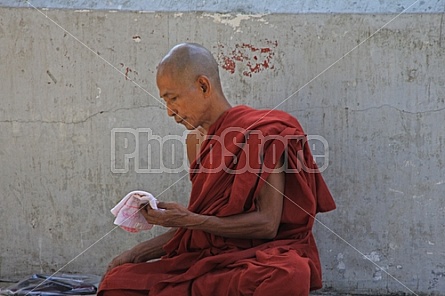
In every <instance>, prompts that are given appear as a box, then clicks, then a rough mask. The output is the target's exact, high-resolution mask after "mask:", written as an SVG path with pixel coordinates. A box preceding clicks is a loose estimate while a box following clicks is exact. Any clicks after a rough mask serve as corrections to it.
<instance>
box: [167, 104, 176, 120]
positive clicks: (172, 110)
mask: <svg viewBox="0 0 445 296" xmlns="http://www.w3.org/2000/svg"><path fill="white" fill-rule="evenodd" d="M176 113H177V112H176V110H175V109H172V107H170V106H169V105H167V115H168V116H170V117H171V116H175V115H176Z"/></svg>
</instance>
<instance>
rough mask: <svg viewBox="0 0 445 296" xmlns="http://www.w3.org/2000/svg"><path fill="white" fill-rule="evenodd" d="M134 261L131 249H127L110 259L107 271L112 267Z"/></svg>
mask: <svg viewBox="0 0 445 296" xmlns="http://www.w3.org/2000/svg"><path fill="white" fill-rule="evenodd" d="M134 262H135V256H134V254H133V252H132V250H127V251H125V252H123V253H122V254H120V255H119V256H117V257H115V258H114V259H113V260H111V262H110V264H108V267H107V271H106V273H108V272H109V271H110V270H112V269H113V268H115V267H117V266H119V265H122V264H125V263H134Z"/></svg>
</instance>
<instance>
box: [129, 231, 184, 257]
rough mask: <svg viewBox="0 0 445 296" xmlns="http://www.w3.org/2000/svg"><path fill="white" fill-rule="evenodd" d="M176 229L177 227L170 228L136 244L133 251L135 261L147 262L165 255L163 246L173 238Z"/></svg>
mask: <svg viewBox="0 0 445 296" xmlns="http://www.w3.org/2000/svg"><path fill="white" fill-rule="evenodd" d="M175 231H176V229H170V230H169V231H167V232H166V233H163V234H161V235H158V236H156V237H154V238H152V239H150V240H147V241H145V242H142V243H140V244H137V245H136V246H134V247H133V248H132V249H131V251H132V252H133V253H134V256H135V262H145V261H148V260H151V259H156V258H160V257H161V256H164V255H165V251H164V249H163V246H164V245H165V244H166V243H167V242H168V241H169V240H170V239H172V237H173V235H174V234H175Z"/></svg>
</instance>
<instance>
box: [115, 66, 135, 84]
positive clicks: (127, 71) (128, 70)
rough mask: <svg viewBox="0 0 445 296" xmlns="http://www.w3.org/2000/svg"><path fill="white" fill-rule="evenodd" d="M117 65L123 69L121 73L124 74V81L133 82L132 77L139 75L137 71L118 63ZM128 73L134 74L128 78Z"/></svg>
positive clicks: (133, 78)
mask: <svg viewBox="0 0 445 296" xmlns="http://www.w3.org/2000/svg"><path fill="white" fill-rule="evenodd" d="M119 65H120V66H121V67H122V68H123V70H122V72H123V73H124V76H125V80H131V81H134V80H135V77H134V76H135V75H139V73H138V72H137V71H135V70H133V69H131V68H130V67H127V66H125V64H123V63H119ZM130 73H133V74H134V75H132V76H133V77H130Z"/></svg>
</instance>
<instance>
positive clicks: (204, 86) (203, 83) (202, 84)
mask: <svg viewBox="0 0 445 296" xmlns="http://www.w3.org/2000/svg"><path fill="white" fill-rule="evenodd" d="M197 83H198V87H199V90H200V91H202V93H203V94H204V96H207V95H208V94H209V92H210V90H211V89H210V88H211V84H210V81H209V79H208V78H207V77H206V76H204V75H201V76H199V77H198V80H197Z"/></svg>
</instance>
